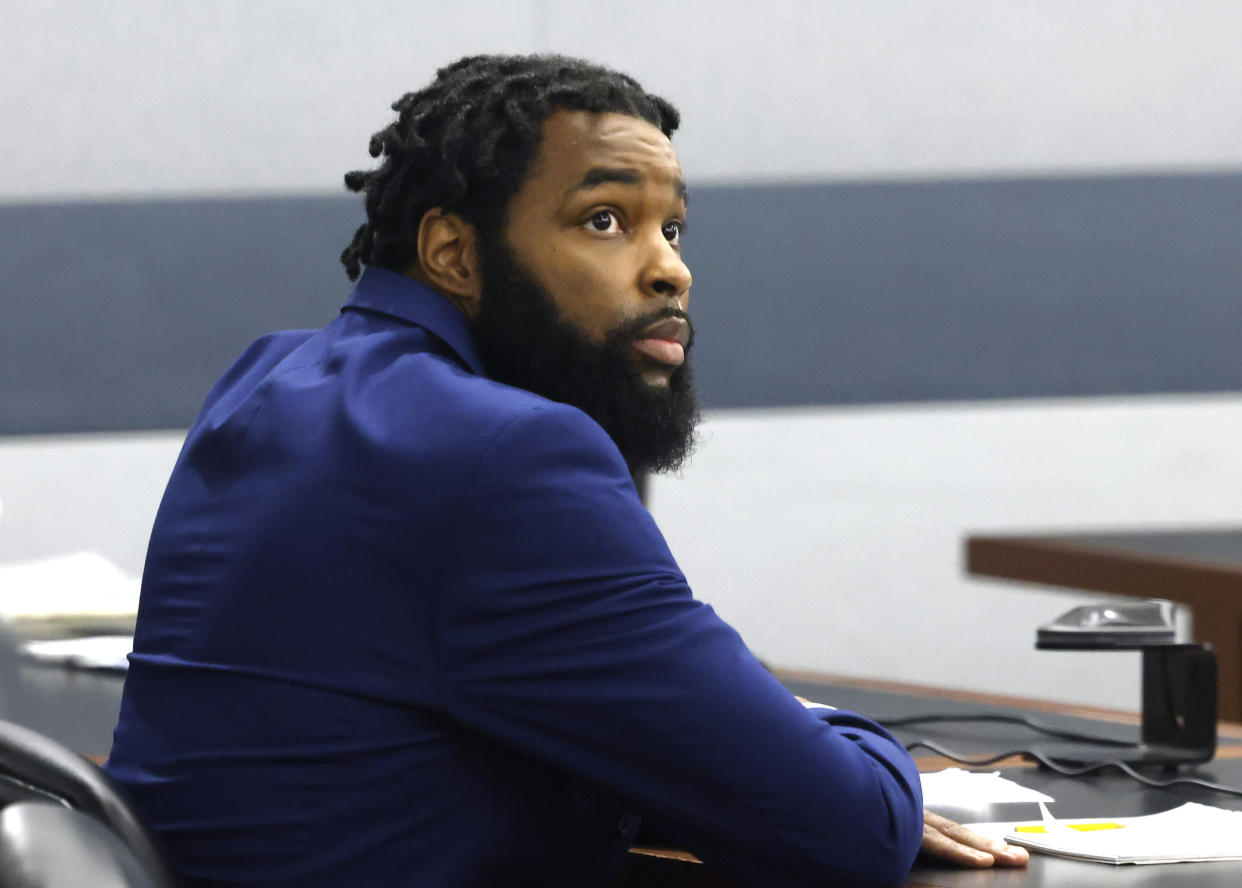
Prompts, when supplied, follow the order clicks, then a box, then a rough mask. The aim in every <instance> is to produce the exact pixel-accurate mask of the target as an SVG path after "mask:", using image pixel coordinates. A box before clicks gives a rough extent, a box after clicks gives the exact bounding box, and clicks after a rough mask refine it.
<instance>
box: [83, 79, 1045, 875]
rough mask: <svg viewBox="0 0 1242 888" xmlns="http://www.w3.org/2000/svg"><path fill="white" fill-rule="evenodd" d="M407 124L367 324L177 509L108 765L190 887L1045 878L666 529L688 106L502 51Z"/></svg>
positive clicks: (195, 434)
mask: <svg viewBox="0 0 1242 888" xmlns="http://www.w3.org/2000/svg"><path fill="white" fill-rule="evenodd" d="M394 109H395V110H396V111H397V112H398V117H397V119H396V121H394V122H393V123H392V125H390V126H388V127H387V128H385V129H384V130H382V131H381V132H379V133H377V134H376V135H375V136H374V137H373V138H372V141H371V154H372V156H373V157H378V158H381V160H380V163H379V165H378V167H377V168H376V169H374V170H371V171H365V172H357V173H351V174H349V175H348V176H347V177H346V182H347V184H348V185H349V187H350V188H352V189H353V190H355V191H360V192H362V193H363V194H364V195H365V198H366V210H367V222H366V224H364V225H363V226H362V227H361V228H360V229H359V230H358V232H357V234H356V235H355V237H354V239H353V242H352V243H351V244H350V246H349V248H348V249H347V250H346V251H345V253H344V254H343V256H342V260H343V262H344V264H345V266H346V268H347V270H348V272H349V274H350V277H351V278H358V283H357V285H356V287H355V289H354V291H353V293H352V295H351V296H350V297H349V300H348V301H347V302H346V304H345V306H344V308H343V309H342V311H341V314H340V315H339V316H338V317H337V318H336V319H335V320H333V321H332V322H331V323H329V324H328V325H327V326H326V327H324V328H323V329H322V330H317V331H295V332H285V333H278V334H273V335H271V336H268V337H265V338H264V339H261V340H259V341H258V342H256V343H255V344H254V345H253V346H251V348H250V349H249V350H248V351H247V352H246V353H245V354H243V355H242V357H241V358H240V359H239V360H238V361H237V362H236V363H235V364H234V365H233V367H232V368H231V369H230V370H229V371H228V372H227V373H226V374H225V375H224V377H222V378H221V380H220V381H219V382H218V383H217V384H216V385H215V387H214V388H213V389H212V391H211V393H210V394H209V396H208V398H207V402H206V404H205V405H204V407H203V409H202V411H201V413H200V414H199V417H198V419H197V420H196V421H195V423H194V425H193V427H192V428H191V430H190V432H189V434H188V436H187V438H186V442H185V446H184V449H183V451H182V453H181V455H180V457H179V459H178V462H177V465H176V467H175V469H174V471H173V475H172V478H171V480H170V481H169V484H168V489H167V491H166V493H165V496H164V500H163V502H162V504H161V506H160V511H159V514H158V516H157V518H156V522H155V527H154V530H153V533H152V538H151V544H150V549H149V552H148V557H147V565H146V570H145V573H144V577H143V592H142V603H141V609H140V613H139V620H138V628H137V633H136V637H135V642H134V653H133V655H132V656H131V667H130V672H129V677H128V680H127V683H126V688H125V697H124V701H123V704H122V709H121V716H120V722H119V725H118V727H117V730H116V738H115V744H114V747H113V752H112V757H111V760H110V762H109V764H108V770H109V771H110V772H111V773H112V775H113V776H114V777H116V778H117V779H118V780H120V781H121V782H122V783H123V784H124V785H125V786H126V788H127V789H128V790H129V791H130V792H131V794H132V795H133V797H134V799H135V800H136V802H137V804H138V805H139V807H140V808H141V810H142V811H143V813H144V814H145V816H146V817H147V819H148V820H149V822H150V823H151V825H152V826H153V827H154V829H155V830H156V832H157V834H158V835H159V837H160V839H161V841H162V842H163V844H164V846H165V847H166V849H167V851H168V854H169V856H170V858H171V860H172V863H173V864H174V866H175V868H176V869H177V870H178V871H179V872H180V873H181V875H182V876H183V877H184V879H185V881H186V882H187V884H189V885H198V886H225V885H229V886H240V885H264V886H343V885H360V886H361V885H365V886H396V885H411V886H475V885H478V886H485V885H486V886H492V885H495V886H510V885H511V886H519V885H523V886H524V885H531V886H535V885H538V886H551V885H566V886H569V885H572V886H582V885H603V884H609V883H611V882H612V881H614V880H615V879H616V877H617V875H618V873H619V871H620V867H621V865H622V862H623V860H624V858H625V853H626V849H627V847H628V846H629V843H630V841H631V839H632V837H633V835H634V832H635V830H636V829H637V827H638V824H639V821H640V818H646V819H648V820H649V821H650V822H651V823H653V824H655V825H656V826H657V827H658V828H660V829H661V830H662V831H663V832H665V833H667V834H668V835H670V836H672V837H673V838H675V839H676V840H677V841H679V842H680V843H682V844H684V845H685V846H686V847H687V848H689V849H691V850H692V851H694V852H695V853H696V854H698V855H699V856H700V857H701V858H703V860H705V861H706V862H707V863H708V864H709V865H711V866H712V867H714V868H716V869H718V870H719V871H721V872H723V873H725V874H728V875H729V876H731V877H732V878H733V879H734V880H735V881H737V882H738V883H739V884H743V885H819V884H825V883H831V882H834V881H836V882H843V883H847V884H851V885H867V884H892V883H895V882H898V881H900V879H901V878H902V877H903V875H904V874H905V873H906V871H907V869H908V868H909V866H910V863H911V861H912V860H913V858H914V856H915V854H916V852H917V851H918V849H919V847H920V843H921V842H922V843H924V844H925V845H926V846H927V847H928V848H930V849H932V850H933V851H935V850H936V849H937V848H940V849H941V853H947V854H948V855H950V856H956V857H957V858H958V859H961V860H963V861H967V862H972V861H973V862H975V863H980V864H987V863H991V862H993V861H994V860H995V861H997V862H1002V863H1006V862H1010V863H1012V862H1018V857H1019V855H1020V854H1021V853H1022V852H1016V851H1010V850H1006V849H1003V848H993V849H991V852H992V853H990V854H989V853H986V852H984V851H979V850H972V849H971V848H969V847H967V846H966V845H962V844H957V843H954V842H953V841H952V839H950V838H948V837H946V836H945V835H943V834H942V833H941V832H940V831H938V830H936V829H934V828H932V827H926V830H927V838H926V839H924V831H925V826H924V818H923V813H922V810H921V796H920V790H919V780H918V775H917V773H916V770H915V768H914V765H913V762H912V761H911V759H910V757H909V756H908V755H907V753H906V752H905V751H904V750H903V749H902V748H901V746H900V745H899V744H898V743H896V742H895V741H894V740H893V739H892V738H891V737H889V736H888V735H887V734H886V733H885V732H884V731H883V730H882V729H880V728H879V727H878V726H876V725H875V724H873V723H871V722H868V721H867V720H866V719H863V718H861V717H859V716H857V715H854V714H852V713H848V712H843V711H837V710H833V709H830V708H826V707H815V706H808V705H804V704H803V703H802V702H800V701H798V700H797V699H795V698H794V697H793V696H791V695H790V694H789V693H788V692H787V691H786V690H785V689H784V688H783V687H782V686H781V685H780V684H778V683H777V682H776V681H775V680H774V679H773V678H772V677H771V676H770V675H769V674H768V672H767V671H766V670H765V669H764V668H763V667H762V666H761V665H760V664H759V663H758V662H757V661H756V660H755V659H754V657H752V656H751V654H750V653H749V651H748V650H747V649H746V647H745V645H744V644H743V643H742V641H741V639H740V638H739V637H738V636H737V634H736V633H735V632H734V631H733V630H732V629H731V628H729V627H728V626H727V625H726V624H725V623H723V622H722V621H721V620H720V619H719V618H718V617H717V616H716V615H715V614H714V613H713V612H712V610H711V608H710V607H708V606H707V605H705V604H703V603H701V602H699V601H697V600H695V599H694V598H693V597H692V595H691V593H690V589H689V587H688V585H687V583H686V580H685V577H684V576H683V575H682V573H681V571H680V570H679V569H678V567H677V565H676V563H675V562H674V560H673V557H672V555H671V554H670V553H669V551H668V549H667V547H666V545H665V543H664V541H663V539H662V537H661V535H660V533H659V530H658V529H657V528H656V526H655V524H654V523H653V521H652V519H651V517H650V516H649V515H648V513H647V512H646V510H645V509H644V508H643V507H642V504H641V503H640V501H639V498H638V496H637V494H636V491H635V488H634V484H633V482H632V480H631V475H630V472H631V470H647V469H655V470H659V469H667V468H670V467H674V466H677V465H679V464H680V463H681V462H682V460H683V459H684V458H685V456H686V454H687V453H688V452H689V449H690V445H691V442H692V439H693V430H694V424H695V418H696V408H695V402H694V395H693V392H692V388H691V385H690V377H689V370H688V364H687V363H686V355H687V352H688V350H689V349H690V348H691V345H692V341H693V328H692V326H691V323H690V319H689V316H688V314H687V304H688V299H689V291H690V283H691V277H690V272H689V270H688V268H687V267H686V265H685V263H684V262H683V261H682V256H681V239H682V236H683V234H684V231H685V216H686V187H685V183H684V181H683V179H682V174H681V170H680V168H679V166H678V163H677V157H676V154H675V153H674V151H673V148H672V145H671V143H670V141H669V136H670V135H671V134H672V132H673V131H674V130H675V129H676V127H677V124H678V116H677V112H676V111H675V110H674V109H673V108H672V106H671V105H669V104H668V103H667V102H665V101H664V100H662V99H660V98H658V97H656V96H652V95H650V94H648V93H646V92H645V91H644V90H642V88H641V87H640V86H639V85H638V84H637V83H635V82H634V81H633V80H631V79H629V78H628V77H625V76H623V75H620V74H618V73H616V72H613V71H609V70H607V69H603V68H600V67H597V66H594V65H591V64H588V63H585V62H581V61H577V60H572V59H565V58H560V57H494V56H480V57H474V58H468V59H463V60H461V61H459V62H457V63H456V64H454V65H451V66H449V67H447V68H445V69H443V70H441V71H440V72H439V73H438V75H437V77H436V79H435V81H434V82H433V83H432V84H431V85H430V86H429V87H427V88H426V89H424V90H422V91H421V92H417V93H411V94H409V95H406V96H405V97H403V98H402V99H400V100H399V101H398V102H397V103H396V104H395V105H394ZM363 266H366V270H365V273H362V274H361V276H360V277H359V273H360V272H361V271H362V267H363ZM947 828H948V827H946V829H947ZM968 841H969V842H971V843H974V844H976V845H977V846H978V847H980V848H986V847H988V846H987V845H986V843H984V841H983V840H980V839H968ZM972 855H973V857H972Z"/></svg>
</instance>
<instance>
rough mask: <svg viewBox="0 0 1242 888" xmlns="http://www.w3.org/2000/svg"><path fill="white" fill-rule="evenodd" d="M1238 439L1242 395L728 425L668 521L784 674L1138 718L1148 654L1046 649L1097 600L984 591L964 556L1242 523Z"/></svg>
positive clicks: (683, 550)
mask: <svg viewBox="0 0 1242 888" xmlns="http://www.w3.org/2000/svg"><path fill="white" fill-rule="evenodd" d="M1240 436H1242V398H1240V397H1238V396H1236V395H1235V396H1219V397H1218V396H1212V397H1199V398H1193V399H1190V398H1187V399H1178V398H1135V399H1125V400H1080V401H1064V402H1056V401H1029V402H1011V403H991V404H978V403H975V404H958V405H936V406H909V407H900V406H899V407H882V408H817V409H811V410H802V411H739V412H726V413H715V414H713V415H712V416H711V417H710V418H709V420H708V421H707V422H706V424H705V426H704V437H705V441H704V443H703V445H702V446H701V448H700V450H699V452H698V453H697V455H696V456H695V457H694V459H693V462H692V463H691V465H690V466H689V467H688V468H687V469H686V470H685V472H684V476H683V477H682V478H681V479H676V478H663V477H661V478H656V479H655V480H654V482H653V485H652V493H651V498H652V511H653V513H654V514H655V516H656V518H657V520H658V521H659V523H660V526H661V528H663V530H664V533H665V535H666V536H667V538H668V540H669V542H670V545H671V546H672V549H673V552H674V554H675V555H676V556H677V558H678V560H679V562H680V563H681V565H682V567H683V569H684V570H685V571H686V574H687V576H688V577H689V579H690V581H691V585H692V586H693V587H694V589H695V590H696V594H697V595H698V597H700V598H703V599H706V600H708V601H710V602H711V603H712V604H713V605H715V606H716V608H717V609H718V610H719V611H720V613H721V614H722V615H724V616H725V618H726V619H728V620H729V621H730V622H732V623H733V624H734V625H735V626H736V627H737V628H738V629H739V630H740V631H741V633H742V635H743V637H745V638H746V639H747V641H748V642H749V643H750V644H751V646H752V648H753V649H754V650H755V651H756V652H757V653H758V654H760V655H761V656H764V657H766V658H767V659H769V660H770V661H771V662H772V663H773V664H776V665H780V666H786V667H793V668H801V669H812V670H817V671H823V672H832V673H842V674H849V675H860V676H868V677H885V678H890V679H895V680H903V681H912V682H919V683H924V684H933V685H943V686H948V687H970V688H975V689H978V690H986V691H994V692H1000V693H1013V694H1020V695H1025V696H1035V697H1046V698H1050V699H1059V700H1074V701H1078V702H1082V703H1087V704H1095V705H1103V706H1124V707H1129V708H1137V705H1138V688H1139V684H1138V682H1139V675H1138V658H1137V655H1135V654H1124V653H1123V654H1108V653H1092V654H1071V653H1053V652H1045V651H1040V652H1036V651H1035V650H1034V649H1033V646H1034V639H1035V628H1036V626H1037V625H1039V624H1041V623H1044V622H1047V621H1049V620H1051V619H1052V618H1054V617H1056V616H1057V615H1059V614H1060V613H1061V612H1063V611H1064V610H1067V609H1068V608H1070V607H1071V606H1073V605H1075V604H1078V603H1082V602H1084V601H1091V600H1098V599H1099V598H1100V596H1095V595H1092V594H1090V593H1078V594H1076V595H1075V594H1066V593H1061V592H1052V591H1045V590H1041V589H1040V588H1038V587H1035V586H1028V585H1023V584H1013V583H1005V582H1001V581H987V580H978V579H968V578H967V577H966V576H965V575H964V572H963V566H962V565H963V540H964V538H965V536H966V535H967V534H969V533H970V532H972V531H975V532H981V531H996V532H1007V531H1013V532H1020V531H1028V530H1029V531H1044V530H1046V531H1048V532H1053V531H1057V530H1074V529H1083V530H1090V529H1110V530H1111V529H1125V528H1147V529H1157V528H1167V527H1183V526H1196V525H1212V524H1228V525H1235V526H1236V525H1238V524H1239V523H1242V497H1240V496H1239V491H1242V454H1240V453H1239V451H1238V448H1237V446H1236V442H1237V441H1238V440H1240V439H1242V438H1240ZM828 702H831V701H828Z"/></svg>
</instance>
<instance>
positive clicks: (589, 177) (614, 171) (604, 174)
mask: <svg viewBox="0 0 1242 888" xmlns="http://www.w3.org/2000/svg"><path fill="white" fill-rule="evenodd" d="M614 182H616V183H620V184H621V185H641V184H643V174H642V173H640V172H639V171H638V170H635V169H630V168H628V167H591V168H590V169H589V170H587V171H586V174H585V175H583V177H582V178H581V179H580V180H579V181H578V182H577V184H575V185H572V186H570V188H569V190H568V191H566V192H565V200H569V198H571V197H573V196H574V195H575V194H577V193H578V192H579V191H586V190H588V189H591V188H596V187H598V186H600V185H608V184H611V183H614ZM673 189H674V190H675V191H676V193H677V196H678V197H679V198H681V200H682V201H685V202H686V203H689V195H688V194H687V193H686V183H685V180H684V179H682V178H681V177H680V176H678V177H677V178H676V179H674V180H673Z"/></svg>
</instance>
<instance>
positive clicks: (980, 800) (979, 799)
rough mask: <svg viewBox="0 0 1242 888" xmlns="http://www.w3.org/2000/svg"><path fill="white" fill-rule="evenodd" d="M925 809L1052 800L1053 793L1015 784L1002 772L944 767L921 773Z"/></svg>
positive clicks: (978, 806) (920, 779)
mask: <svg viewBox="0 0 1242 888" xmlns="http://www.w3.org/2000/svg"><path fill="white" fill-rule="evenodd" d="M919 781H920V782H921V783H922V784H923V807H925V808H980V807H985V806H987V805H998V804H1007V803H1012V802H1051V801H1055V800H1054V799H1053V798H1052V796H1049V795H1044V794H1043V793H1042V792H1036V791H1035V790H1033V789H1030V788H1028V787H1025V786H1022V785H1021V784H1019V783H1014V782H1013V781H1012V780H1009V779H1007V778H1005V777H1002V776H1001V775H1000V771H991V772H986V771H965V770H963V769H961V768H945V769H944V770H943V771H934V772H931V773H927V774H919Z"/></svg>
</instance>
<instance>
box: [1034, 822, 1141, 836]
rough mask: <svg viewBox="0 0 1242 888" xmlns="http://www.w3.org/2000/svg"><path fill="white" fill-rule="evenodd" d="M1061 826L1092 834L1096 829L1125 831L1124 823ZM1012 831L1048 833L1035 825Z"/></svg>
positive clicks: (1041, 826)
mask: <svg viewBox="0 0 1242 888" xmlns="http://www.w3.org/2000/svg"><path fill="white" fill-rule="evenodd" d="M1061 825H1062V826H1063V827H1065V828H1066V829H1076V830H1078V831H1079V832H1094V831H1095V830H1097V829H1125V828H1126V825H1125V824H1124V823H1062V824H1061ZM1013 831H1014V832H1020V833H1045V834H1046V833H1047V832H1048V830H1046V829H1044V826H1043V824H1036V825H1034V826H1015V827H1014V828H1013Z"/></svg>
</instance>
